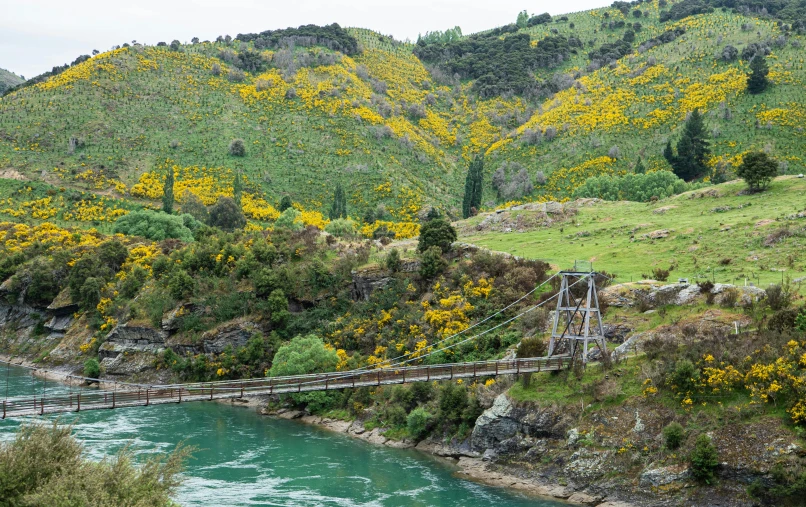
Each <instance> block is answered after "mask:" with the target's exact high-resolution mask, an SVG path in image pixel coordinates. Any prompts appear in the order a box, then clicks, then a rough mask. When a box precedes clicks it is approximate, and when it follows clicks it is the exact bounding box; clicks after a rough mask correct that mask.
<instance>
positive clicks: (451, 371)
mask: <svg viewBox="0 0 806 507" xmlns="http://www.w3.org/2000/svg"><path fill="white" fill-rule="evenodd" d="M451 380H453V365H451Z"/></svg>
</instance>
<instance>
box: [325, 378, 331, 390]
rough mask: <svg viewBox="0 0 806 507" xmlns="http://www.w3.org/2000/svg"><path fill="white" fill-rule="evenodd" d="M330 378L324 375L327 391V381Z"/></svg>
mask: <svg viewBox="0 0 806 507" xmlns="http://www.w3.org/2000/svg"><path fill="white" fill-rule="evenodd" d="M328 380H330V377H328V376H327V375H325V391H327V381H328Z"/></svg>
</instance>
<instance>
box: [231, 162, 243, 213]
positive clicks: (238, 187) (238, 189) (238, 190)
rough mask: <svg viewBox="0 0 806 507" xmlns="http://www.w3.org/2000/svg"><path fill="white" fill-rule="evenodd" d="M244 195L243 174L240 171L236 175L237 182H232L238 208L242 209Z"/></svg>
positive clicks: (233, 195) (233, 194)
mask: <svg viewBox="0 0 806 507" xmlns="http://www.w3.org/2000/svg"><path fill="white" fill-rule="evenodd" d="M242 195H243V181H242V180H241V172H240V171H238V172H236V173H235V180H233V182H232V197H233V199H234V200H235V204H237V205H238V207H239V208H240V207H241V196H242Z"/></svg>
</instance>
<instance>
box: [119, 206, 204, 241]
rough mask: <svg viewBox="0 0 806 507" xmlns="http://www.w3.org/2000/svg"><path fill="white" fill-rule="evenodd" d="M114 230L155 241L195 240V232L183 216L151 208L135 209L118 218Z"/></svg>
mask: <svg viewBox="0 0 806 507" xmlns="http://www.w3.org/2000/svg"><path fill="white" fill-rule="evenodd" d="M114 232H116V233H120V234H126V235H129V236H142V237H144V238H147V239H150V240H153V241H162V240H164V239H169V238H173V239H179V240H182V241H185V242H191V241H193V232H192V231H191V230H190V229H188V228H187V227H185V223H184V221H183V219H182V217H178V216H175V215H168V214H167V213H160V212H157V211H151V210H142V211H133V212H131V213H129V214H128V215H124V216H122V217H120V218H118V219H117V221H116V222H115V226H114Z"/></svg>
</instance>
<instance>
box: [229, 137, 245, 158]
mask: <svg viewBox="0 0 806 507" xmlns="http://www.w3.org/2000/svg"><path fill="white" fill-rule="evenodd" d="M229 154H230V155H232V156H233V157H244V156H246V145H245V144H244V142H243V139H233V140H232V141H231V142H230V143H229Z"/></svg>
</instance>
